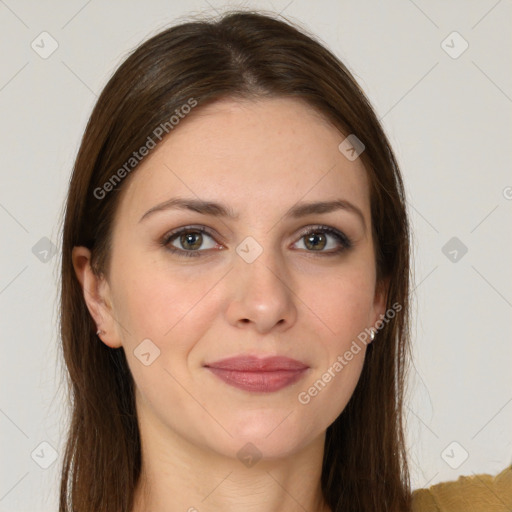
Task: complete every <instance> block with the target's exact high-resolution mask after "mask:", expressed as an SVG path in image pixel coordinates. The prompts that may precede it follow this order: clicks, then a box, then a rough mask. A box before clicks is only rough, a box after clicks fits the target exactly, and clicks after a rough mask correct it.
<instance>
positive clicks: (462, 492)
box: [412, 466, 512, 512]
mask: <svg viewBox="0 0 512 512" xmlns="http://www.w3.org/2000/svg"><path fill="white" fill-rule="evenodd" d="M412 511H413V512H512V466H510V467H508V468H506V469H504V470H503V471H502V472H501V473H499V474H498V475H496V476H491V475H483V474H482V475H473V476H460V477H459V478H458V480H454V481H451V482H441V483H438V484H435V485H432V486H431V487H429V488H426V489H416V490H415V491H413V506H412Z"/></svg>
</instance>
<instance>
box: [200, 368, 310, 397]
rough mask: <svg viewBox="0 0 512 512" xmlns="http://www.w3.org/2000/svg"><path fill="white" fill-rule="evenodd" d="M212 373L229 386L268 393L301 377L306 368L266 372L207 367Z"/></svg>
mask: <svg viewBox="0 0 512 512" xmlns="http://www.w3.org/2000/svg"><path fill="white" fill-rule="evenodd" d="M207 368H208V370H210V371H211V372H212V373H213V374H214V375H216V376H217V377H219V379H221V380H223V381H224V382H226V383H227V384H229V385H230V386H233V387H235V388H239V389H243V390H245V391H254V392H259V393H270V392H273V391H279V390H280V389H283V388H285V387H286V386H290V385H291V384H293V383H295V382H297V381H298V380H299V379H301V378H302V377H303V376H304V374H305V372H306V371H307V370H308V368H304V369H303V370H276V371H267V372H247V371H235V370H223V369H220V368H210V367H207Z"/></svg>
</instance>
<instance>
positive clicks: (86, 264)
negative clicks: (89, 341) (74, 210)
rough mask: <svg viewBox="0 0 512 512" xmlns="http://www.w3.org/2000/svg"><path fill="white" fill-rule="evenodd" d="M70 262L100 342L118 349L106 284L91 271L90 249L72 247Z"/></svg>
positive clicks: (118, 341) (103, 279) (117, 339)
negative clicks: (98, 332)
mask: <svg viewBox="0 0 512 512" xmlns="http://www.w3.org/2000/svg"><path fill="white" fill-rule="evenodd" d="M72 261H73V268H74V269H75V274H76V277H77V279H78V281H79V283H80V286H81V288H82V293H83V296H84V300H85V304H86V306H87V309H88V310H89V313H90V314H91V316H92V319H93V321H94V322H95V324H96V326H97V329H96V330H97V331H100V334H99V336H101V341H103V343H105V344H106V345H107V346H109V347H111V348H119V347H120V346H121V345H122V343H121V342H120V340H119V337H118V335H117V329H116V326H115V320H114V318H113V311H112V307H111V301H110V298H109V287H108V283H107V282H106V280H105V278H104V277H102V276H99V275H97V274H96V273H95V272H94V271H93V269H92V267H91V251H90V249H88V248H87V247H82V246H76V247H73V251H72Z"/></svg>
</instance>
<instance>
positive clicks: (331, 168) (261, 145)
mask: <svg viewBox="0 0 512 512" xmlns="http://www.w3.org/2000/svg"><path fill="white" fill-rule="evenodd" d="M345 137H346V135H345V134H343V133H341V132H340V131H339V130H338V129H337V128H336V127H334V126H333V125H332V124H331V123H330V122H329V121H327V120H326V119H325V118H324V117H323V116H322V115H321V114H320V113H319V112H318V111H316V110H315V109H314V108H312V107H311V106H309V105H307V104H306V103H305V102H303V101H301V100H298V99H293V98H272V99H263V100H261V99H260V100H255V101H252V100H251V101H247V100H244V101H239V100H233V99H226V100H221V101H217V102H215V103H213V104H210V105H208V106H206V107H196V110H195V111H193V112H192V113H191V114H190V115H189V116H188V117H186V118H185V119H184V120H182V121H181V122H180V124H179V125H178V126H177V127H176V128H175V129H174V130H173V131H172V132H171V133H170V134H169V135H168V136H167V138H166V139H164V140H163V141H162V142H161V143H160V144H159V145H158V146H157V148H156V149H154V150H153V151H152V153H150V154H149V155H148V156H147V157H145V159H144V160H143V161H142V162H141V163H140V164H139V166H138V168H137V169H136V170H135V171H134V175H133V176H132V177H131V180H130V182H129V183H128V184H127V185H128V186H127V187H126V189H125V190H124V193H123V198H122V201H121V204H120V208H119V209H120V210H122V217H123V218H127V219H131V221H132V222H136V221H137V220H138V218H140V216H141V215H142V214H143V213H144V211H146V210H147V209H148V208H150V207H151V206H153V205H154V204H156V203H159V202H162V201H165V200H167V199H169V198H170V197H174V196H186V197H196V198H201V199H205V200H214V201H221V202H225V203H226V204H229V205H231V206H233V209H234V210H236V211H237V212H238V211H240V212H241V214H242V215H243V211H244V210H247V209H249V208H250V207H251V206H252V207H253V208H256V210H258V211H260V213H262V210H261V209H264V210H263V211H269V209H271V210H279V209H287V208H289V207H290V206H291V205H292V204H294V203H296V202H298V201H300V200H301V199H303V200H308V201H315V200H331V199H333V200H334V199H339V198H341V197H344V198H346V199H349V200H351V201H353V202H356V203H358V205H359V207H360V208H361V209H362V210H363V211H365V210H366V212H368V211H369V199H368V183H367V176H366V170H365V168H364V166H363V164H362V162H361V160H360V159H359V158H358V159H356V160H355V161H350V160H348V159H347V158H346V157H345V156H344V155H343V154H342V153H341V152H340V151H339V149H338V146H339V144H340V143H341V142H342V141H343V139H344V138H345ZM137 215H138V218H137V219H135V217H136V216H137ZM365 216H366V214H365Z"/></svg>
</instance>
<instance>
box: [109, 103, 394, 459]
mask: <svg viewBox="0 0 512 512" xmlns="http://www.w3.org/2000/svg"><path fill="white" fill-rule="evenodd" d="M344 139H345V136H344V135H342V134H341V133H340V132H339V131H337V130H336V129H335V128H334V127H333V126H332V125H330V124H328V123H327V122H325V121H324V120H323V118H322V117H321V116H319V115H318V114H317V113H316V111H314V110H312V109H311V108H310V107H308V106H306V105H305V104H304V103H302V102H299V101H298V100H295V99H266V100H260V101H258V102H235V101H234V100H223V101H221V102H217V103H215V104H212V105H210V106H207V107H205V108H203V109H202V110H199V109H197V111H193V112H192V113H191V114H190V117H189V118H185V119H184V120H183V121H181V124H179V125H178V126H177V127H176V128H175V129H174V130H173V131H172V133H171V135H170V136H169V137H168V138H167V139H166V140H164V142H162V144H161V145H159V146H157V148H156V149H154V150H153V151H152V152H151V153H150V154H149V156H148V157H147V158H146V159H145V160H143V161H142V163H141V164H140V166H139V168H138V169H137V170H136V171H134V174H133V176H131V177H130V182H129V183H127V188H126V189H125V191H124V192H123V196H122V200H121V202H120V205H119V208H118V211H117V214H116V218H115V224H114V231H113V249H112V253H111V266H110V273H109V276H108V283H107V284H106V288H104V290H105V292H104V293H105V294H106V296H107V298H108V300H107V304H110V307H111V308H112V309H111V310H110V315H111V316H109V312H108V311H107V312H105V311H103V314H102V315H101V318H102V320H101V325H100V327H101V328H102V329H103V330H105V331H106V333H105V335H104V336H102V339H103V341H104V342H105V343H106V344H108V345H109V346H111V347H118V346H122V347H123V348H124V351H125V353H126V357H127V360H128V364H129V367H130V370H131V372H132V374H133V378H134V381H135V384H136V400H137V411H138V415H139V417H140V419H141V422H142V424H144V425H149V426H151V428H152V429H153V430H154V431H157V430H158V431H159V432H165V433H166V435H169V436H171V437H173V438H175V439H176V438H179V439H181V440H185V441H188V442H189V443H191V444H192V445H194V446H196V447H201V448H206V449H210V450H213V451H214V452H217V453H220V454H223V455H227V456H229V457H236V456H237V453H238V452H239V451H240V450H241V449H242V447H244V446H245V445H246V443H252V444H253V445H254V446H255V447H256V448H257V449H258V450H259V451H260V452H261V453H262V454H263V456H264V457H269V458H273V457H281V456H287V455H290V454H292V453H294V452H295V451H296V450H299V449H301V448H304V447H305V446H307V445H308V444H309V443H311V442H313V440H315V439H316V440H317V439H318V438H319V436H322V435H323V434H324V433H325V430H326V429H327V427H328V426H329V425H330V424H331V423H332V422H333V421H334V420H335V419H336V417H337V416H338V415H339V414H340V413H341V412H342V411H343V409H344V408H345V406H346V404H347V402H348V400H349V398H350V396H351V395H352V393H353V391H354V388H355V386H356V384H357V381H358V379H359V376H360V372H361V369H362V365H363V361H364V355H365V347H364V344H361V343H359V346H360V348H361V350H359V352H357V353H354V352H355V351H353V352H352V356H353V357H352V358H351V360H347V358H345V357H344V354H345V353H346V352H347V351H348V350H349V349H350V347H351V346H352V347H353V341H354V340H357V336H358V335H359V334H360V333H361V332H363V331H364V330H365V328H369V327H371V326H373V325H374V324H375V322H376V321H377V320H378V319H379V315H380V314H382V313H384V307H385V297H384V296H383V294H380V293H377V290H376V269H375V262H374V247H373V241H372V237H371V217H370V202H369V188H368V181H367V176H366V171H365V168H364V167H363V165H362V163H361V161H360V159H359V158H357V159H355V160H353V161H351V160H350V159H348V158H347V157H346V156H345V154H344V153H342V152H341V151H340V150H339V149H338V146H339V144H340V143H341V142H342V141H343V140H344ZM112 193H116V192H112ZM177 199H179V200H180V202H179V203H177V202H175V203H174V206H170V207H168V208H166V207H165V203H166V202H169V201H171V200H173V201H175V200H177ZM336 201H343V202H344V203H345V205H346V207H333V206H332V204H331V203H332V202H336ZM320 203H329V204H331V206H330V207H329V206H327V207H326V206H321V204H320ZM187 204H189V206H186V205H187ZM340 204H341V203H340ZM306 205H316V206H314V207H313V206H311V207H306ZM155 207H157V209H155ZM152 209H155V210H154V211H152V212H151V213H148V212H149V211H150V210H152ZM229 214H232V216H230V215H229ZM337 233H339V234H340V237H338V236H337ZM346 239H348V240H349V241H350V242H349V244H348V245H347V244H346ZM112 317H113V318H112ZM114 319H115V320H114ZM148 340H149V341H148ZM375 342H378V340H376V341H375ZM238 356H240V357H242V356H254V358H257V359H263V358H268V357H271V356H281V357H285V358H290V359H293V360H295V361H296V362H298V363H300V364H299V365H297V366H294V365H293V364H292V363H290V361H288V360H286V361H284V362H283V361H277V362H276V363H275V365H274V366H272V365H271V364H270V363H268V361H267V365H266V366H265V364H263V365H262V366H261V367H258V366H257V364H256V366H254V365H253V366H251V365H249V366H244V364H245V363H244V361H243V360H242V359H239V360H238V361H236V360H235V362H234V363H233V364H232V365H230V364H222V363H219V361H222V360H225V359H228V358H233V357H238ZM340 358H343V361H344V362H345V363H344V364H343V365H342V369H341V370H340V369H339V365H336V362H337V361H338V362H340ZM250 362H251V361H249V363H250ZM252 362H253V363H254V361H252ZM340 364H341V363H340ZM300 365H302V366H300ZM300 368H303V369H302V370H301V369H300ZM255 370H258V371H255ZM326 372H328V373H329V374H330V376H331V378H330V379H329V378H328V377H325V374H326ZM319 381H321V384H319ZM315 382H316V383H317V384H316V388H314V389H315V390H316V392H315V391H314V390H313V391H311V390H310V388H312V386H313V387H314V385H315ZM308 390H310V391H308Z"/></svg>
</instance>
